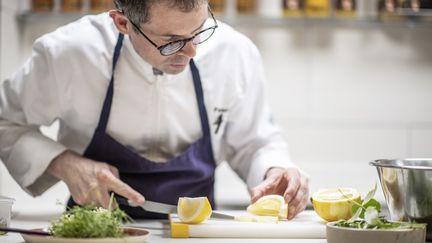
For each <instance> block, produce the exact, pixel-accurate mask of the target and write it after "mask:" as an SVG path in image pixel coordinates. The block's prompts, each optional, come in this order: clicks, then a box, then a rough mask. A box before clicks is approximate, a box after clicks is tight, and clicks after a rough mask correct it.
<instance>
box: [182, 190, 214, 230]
mask: <svg viewBox="0 0 432 243" xmlns="http://www.w3.org/2000/svg"><path fill="white" fill-rule="evenodd" d="M177 214H178V217H179V219H180V220H181V221H182V222H184V223H190V224H199V223H201V222H203V221H204V220H206V219H208V218H209V217H210V215H211V214H212V208H211V205H210V202H209V200H208V199H207V197H180V198H179V200H178V204H177Z"/></svg>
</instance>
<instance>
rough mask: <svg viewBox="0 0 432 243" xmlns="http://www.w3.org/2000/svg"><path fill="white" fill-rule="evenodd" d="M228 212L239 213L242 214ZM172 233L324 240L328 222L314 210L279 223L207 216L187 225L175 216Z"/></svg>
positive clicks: (191, 236)
mask: <svg viewBox="0 0 432 243" xmlns="http://www.w3.org/2000/svg"><path fill="white" fill-rule="evenodd" d="M229 213H230V214H232V215H239V213H234V212H229ZM240 215H241V213H240ZM243 215H244V213H243ZM171 236H172V237H173V238H287V239H325V238H326V222H325V221H323V220H322V219H321V218H319V217H318V216H317V215H316V214H315V212H314V211H304V212H302V213H300V214H299V215H297V216H296V217H295V218H294V219H293V220H290V221H288V220H282V221H279V223H255V222H240V221H235V220H216V219H208V220H206V221H204V222H203V223H200V224H185V223H181V222H180V220H179V219H178V218H177V217H176V215H172V216H171Z"/></svg>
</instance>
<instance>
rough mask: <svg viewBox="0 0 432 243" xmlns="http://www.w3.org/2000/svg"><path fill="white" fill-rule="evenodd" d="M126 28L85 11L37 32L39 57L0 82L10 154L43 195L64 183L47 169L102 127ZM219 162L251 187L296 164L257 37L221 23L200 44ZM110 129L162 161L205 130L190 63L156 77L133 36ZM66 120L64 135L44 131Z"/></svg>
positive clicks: (0, 145)
mask: <svg viewBox="0 0 432 243" xmlns="http://www.w3.org/2000/svg"><path fill="white" fill-rule="evenodd" d="M118 34H119V33H118V30H117V29H116V27H115V26H114V24H113V22H112V20H111V18H110V17H109V16H108V14H107V13H103V14H99V15H93V16H85V17H83V18H81V19H80V20H78V21H76V22H73V23H71V24H68V25H66V26H63V27H61V28H59V29H57V30H56V31H54V32H52V33H49V34H46V35H44V36H42V37H40V38H39V39H37V40H36V41H35V43H34V46H33V52H32V56H31V57H30V58H29V59H28V61H27V62H26V63H25V64H24V65H23V66H22V67H21V68H20V69H19V70H18V71H17V72H15V73H14V74H13V75H11V76H10V77H9V78H8V79H6V80H5V81H4V82H3V83H2V85H1V89H0V157H1V159H2V160H3V162H4V163H5V165H6V167H7V168H8V170H9V172H10V173H11V175H12V176H13V178H14V179H15V180H16V181H17V182H18V183H19V184H20V185H21V187H22V188H24V189H25V190H27V191H28V192H29V193H31V194H33V195H39V194H41V193H42V192H44V191H45V190H46V189H48V188H49V187H50V186H52V185H53V184H54V183H55V182H57V180H56V179H55V178H53V177H51V176H49V175H48V174H46V173H45V170H46V168H47V167H48V165H49V163H50V162H51V161H52V160H53V159H54V158H55V157H56V156H58V155H59V154H60V153H62V152H63V151H64V150H66V149H69V150H73V151H76V152H78V153H80V154H82V153H84V151H85V149H86V148H87V146H88V144H89V143H90V140H91V138H92V136H93V133H94V131H95V128H96V126H97V124H98V120H99V116H100V112H101V109H102V104H103V101H104V98H105V95H106V91H107V88H108V84H109V81H110V77H111V73H112V57H113V52H114V46H115V44H116V41H117V37H118ZM194 60H195V62H196V65H197V67H198V69H199V71H200V74H201V79H202V86H203V92H204V101H205V105H206V109H207V113H208V116H209V123H210V129H211V141H212V149H213V152H214V156H215V160H216V161H217V163H220V162H221V161H224V160H226V161H227V162H228V163H229V164H230V166H231V167H232V168H233V169H234V170H235V171H236V173H237V174H238V175H239V176H240V177H241V178H242V179H243V180H244V181H245V182H247V184H248V186H249V187H253V186H256V185H257V184H258V183H259V182H261V181H262V180H263V178H264V175H265V172H266V171H267V170H268V169H269V168H270V167H283V168H288V167H294V166H295V165H294V164H293V163H292V162H291V161H290V158H289V154H288V149H287V144H286V142H285V141H284V139H283V138H282V135H281V133H280V130H279V128H278V127H277V125H275V124H274V123H273V122H272V119H271V114H270V111H269V108H268V106H267V104H266V102H265V99H264V73H263V69H262V63H261V58H260V55H259V53H258V50H257V49H256V47H255V46H254V45H253V43H252V42H251V41H250V40H249V39H247V38H246V37H245V36H243V35H242V34H240V33H239V32H237V31H235V30H233V29H232V28H231V27H229V26H227V25H226V24H223V23H220V22H219V27H218V28H217V29H216V32H215V33H214V35H213V36H212V37H211V38H210V39H209V40H208V41H207V42H205V43H203V44H201V45H200V46H198V50H197V56H196V57H195V58H194ZM114 75H115V82H114V98H113V104H112V108H111V114H110V118H109V121H108V127H107V133H108V134H110V135H111V136H112V137H114V138H115V139H116V140H118V141H119V142H121V143H122V144H123V145H125V146H127V147H128V148H130V149H132V150H134V151H135V152H137V153H139V154H140V155H142V156H144V157H146V158H147V159H150V160H154V161H156V162H157V163H164V161H166V160H168V159H170V158H172V157H174V156H176V155H178V154H180V153H182V152H183V151H185V150H186V149H187V147H188V146H189V145H190V144H192V143H193V142H195V141H196V140H197V139H199V138H200V137H201V136H202V130H201V125H200V116H199V113H198V106H197V101H196V95H195V90H194V86H193V81H192V74H191V71H190V68H187V69H186V70H184V71H183V72H181V73H180V74H177V75H169V74H162V75H155V73H154V70H153V68H152V66H151V65H150V64H148V63H147V62H146V61H145V60H143V59H142V58H141V57H140V56H139V55H138V54H137V53H136V52H135V50H134V48H133V46H132V44H131V42H130V40H129V39H128V38H127V36H126V38H125V41H124V45H123V48H122V51H121V54H120V58H119V60H118V64H117V67H116V72H115V74H114ZM56 120H58V121H59V124H60V128H59V134H58V139H57V140H56V141H54V140H52V139H50V138H48V137H46V136H44V135H43V134H41V132H40V131H39V127H40V126H41V125H50V124H52V123H53V122H54V121H56Z"/></svg>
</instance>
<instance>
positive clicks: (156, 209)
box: [116, 196, 236, 220]
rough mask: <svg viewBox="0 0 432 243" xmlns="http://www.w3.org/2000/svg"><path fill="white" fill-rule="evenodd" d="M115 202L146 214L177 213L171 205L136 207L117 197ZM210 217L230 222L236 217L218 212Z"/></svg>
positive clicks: (151, 203) (146, 203)
mask: <svg viewBox="0 0 432 243" xmlns="http://www.w3.org/2000/svg"><path fill="white" fill-rule="evenodd" d="M116 200H117V203H119V204H122V205H126V206H131V207H141V208H143V209H144V210H145V211H148V212H153V213H161V214H176V213H177V206H175V205H171V204H166V203H160V202H153V201H149V200H145V201H144V203H143V204H141V205H137V204H135V203H133V202H132V201H130V200H128V199H126V198H124V197H119V196H116ZM210 217H211V218H214V219H230V220H234V219H236V217H235V216H233V215H229V214H225V213H219V212H215V211H213V212H212V214H211V216H210Z"/></svg>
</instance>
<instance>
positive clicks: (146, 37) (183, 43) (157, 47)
mask: <svg viewBox="0 0 432 243" xmlns="http://www.w3.org/2000/svg"><path fill="white" fill-rule="evenodd" d="M208 11H209V13H210V16H211V18H212V19H213V21H214V23H215V25H214V26H212V27H209V28H206V29H204V30H201V31H200V32H198V33H196V34H195V35H193V36H192V37H189V38H186V39H181V40H175V41H171V42H169V43H167V44H164V45H161V46H158V45H157V44H156V43H155V42H153V41H152V40H151V39H150V38H149V37H148V36H147V35H146V34H144V32H143V31H142V30H141V28H140V27H139V26H138V25H137V24H135V23H134V22H133V21H132V20H130V19H129V22H130V23H131V24H132V25H133V26H134V27H135V28H136V29H137V30H138V31H139V33H140V34H141V35H142V36H143V37H144V38H145V39H146V40H147V41H148V42H150V44H152V45H153V46H154V47H156V49H158V50H159V52H160V54H161V55H162V56H171V55H174V54H176V53H177V52H179V51H181V50H182V49H183V47H185V46H186V44H187V43H188V42H189V41H192V40H193V39H195V38H196V37H197V36H198V35H200V34H202V33H204V32H206V31H208V30H213V32H212V33H211V34H210V36H209V37H208V38H207V39H205V40H203V41H201V42H199V43H196V44H195V43H194V45H199V44H201V43H203V42H205V41H207V40H208V39H210V37H211V36H212V35H213V34H214V32H215V30H216V28H217V27H218V24H217V21H216V18H215V17H214V15H213V13H212V11H211V10H210V8H209V10H208ZM180 42H182V45H181V47H180V48H178V50H176V51H175V52H173V53H170V54H164V53H163V49H164V48H166V47H167V46H170V45H172V44H174V43H180Z"/></svg>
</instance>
